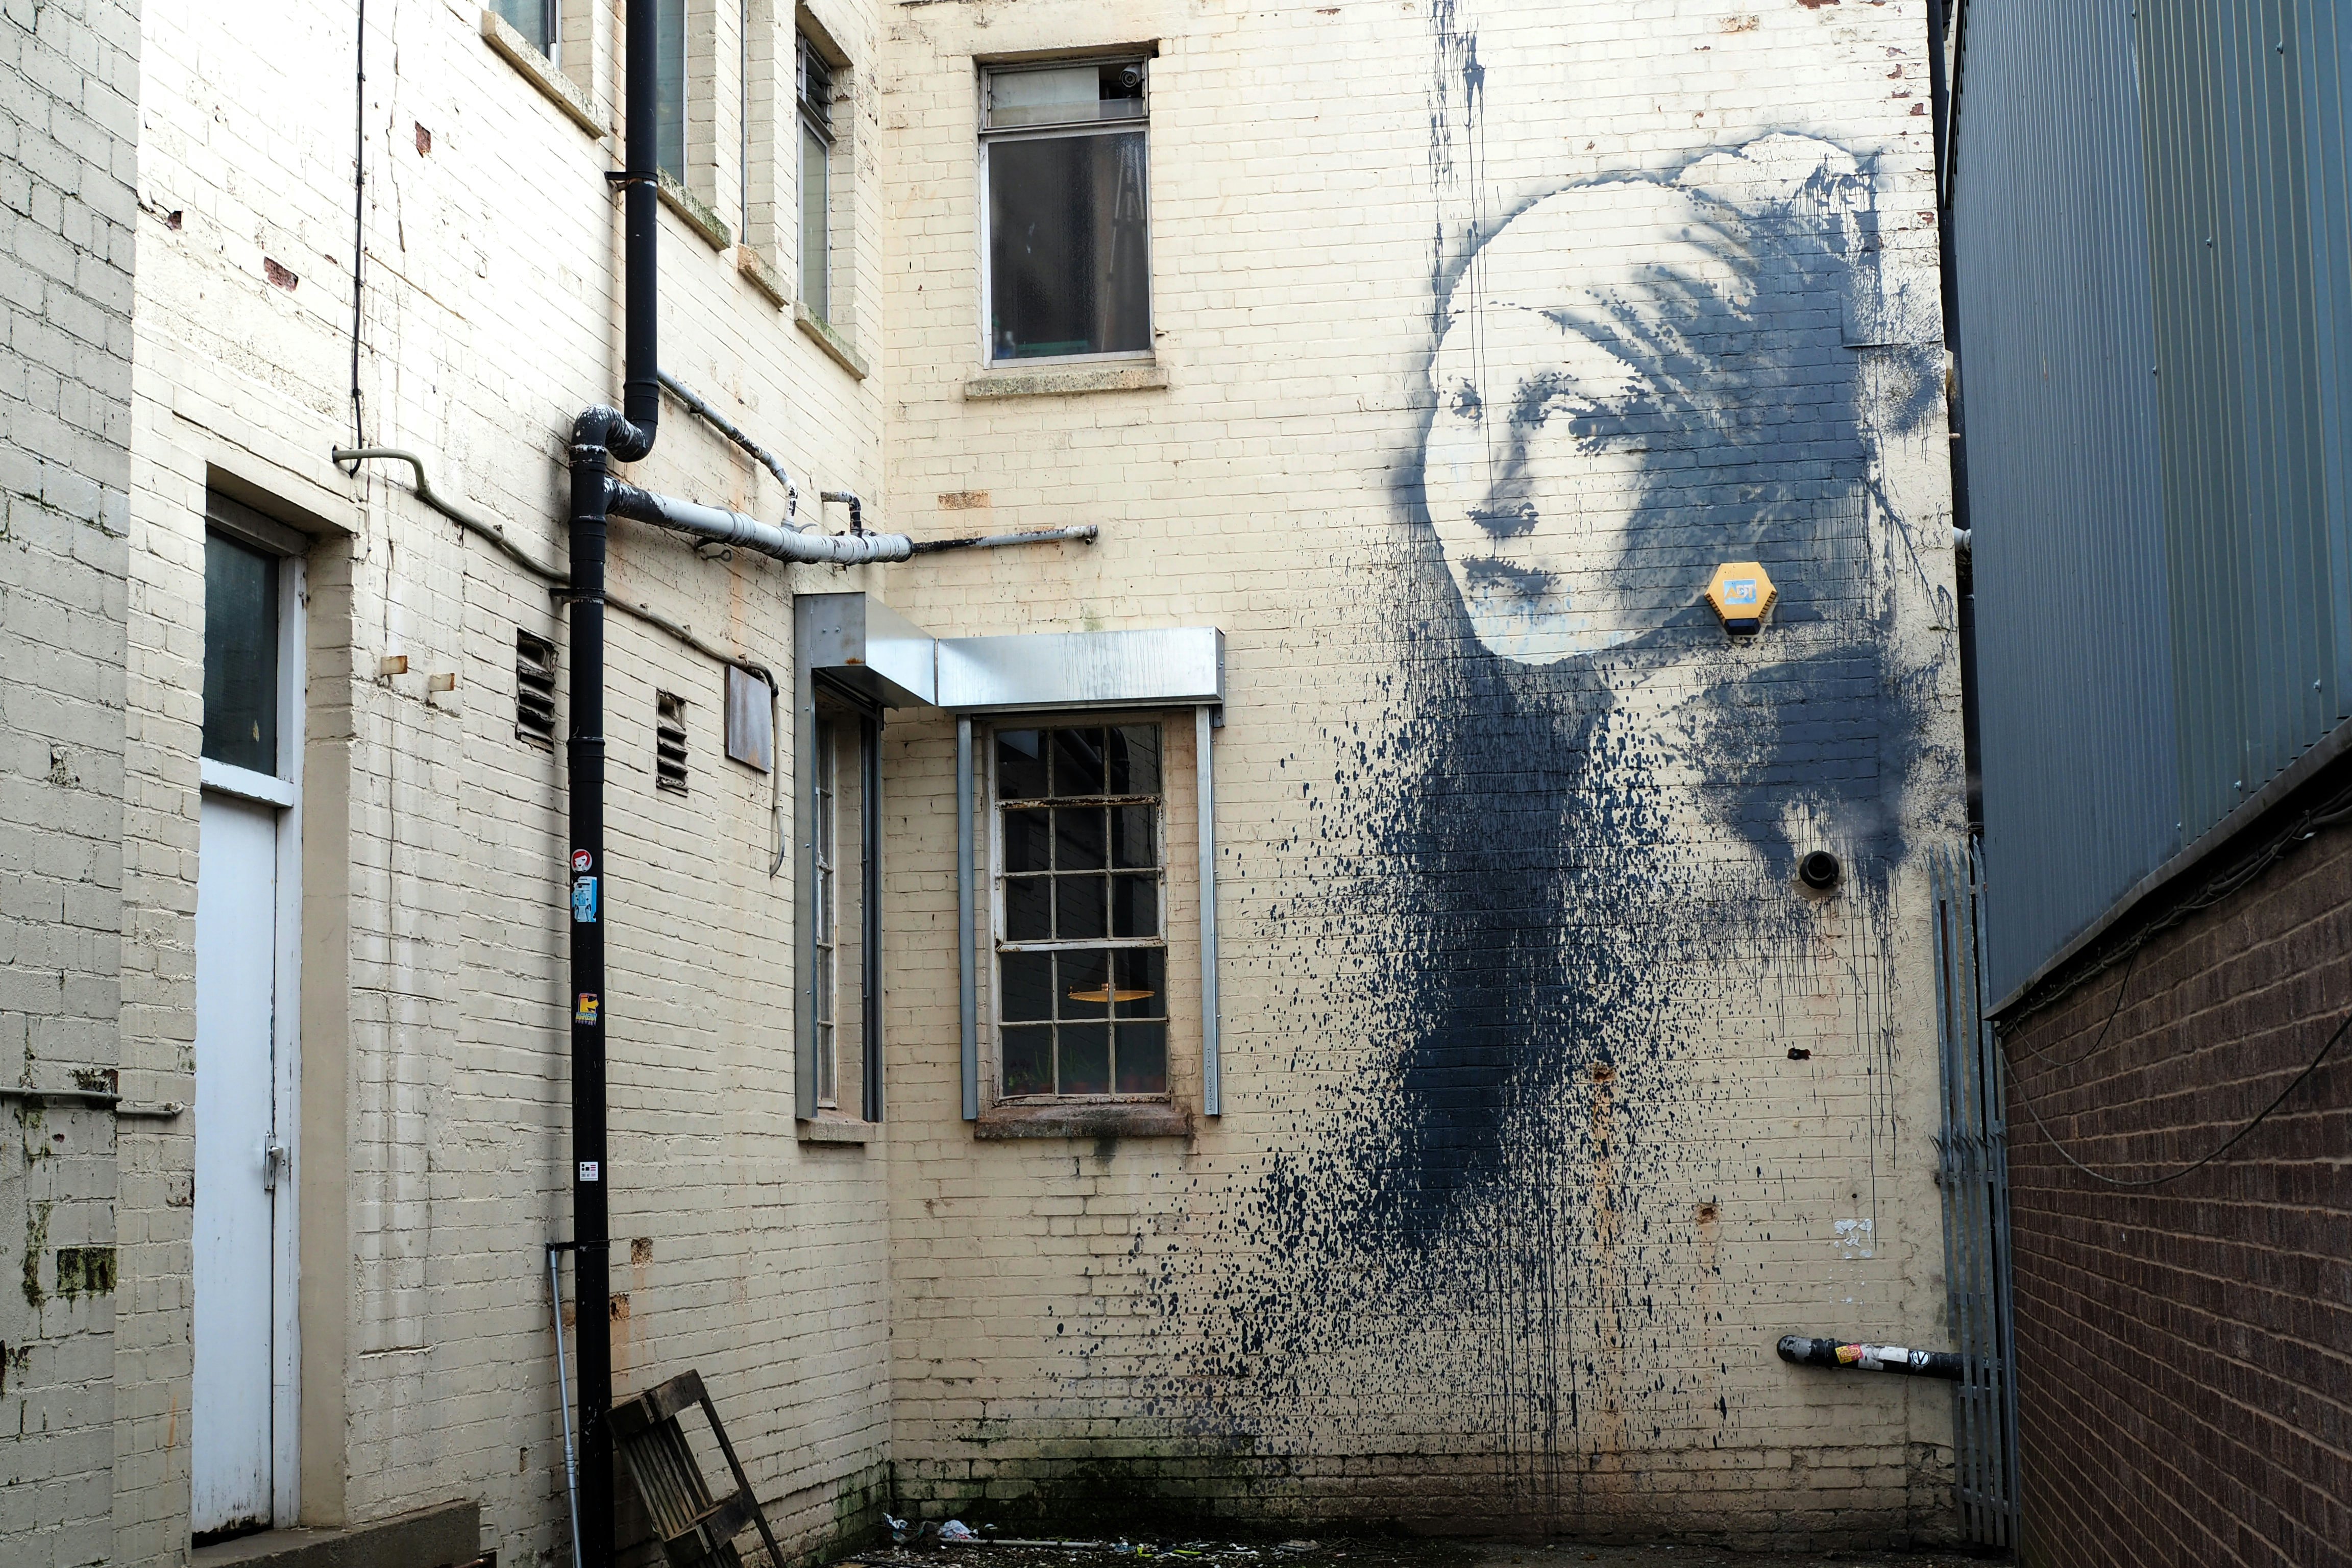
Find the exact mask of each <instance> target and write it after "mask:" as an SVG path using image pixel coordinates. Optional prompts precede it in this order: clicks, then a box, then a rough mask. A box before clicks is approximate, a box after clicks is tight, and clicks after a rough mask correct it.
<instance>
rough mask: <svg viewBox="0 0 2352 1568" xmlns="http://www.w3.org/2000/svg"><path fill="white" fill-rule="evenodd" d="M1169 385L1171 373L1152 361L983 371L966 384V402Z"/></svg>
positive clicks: (1148, 388) (1143, 388)
mask: <svg viewBox="0 0 2352 1568" xmlns="http://www.w3.org/2000/svg"><path fill="white" fill-rule="evenodd" d="M1167 384H1168V373H1167V371H1165V370H1164V369H1162V368H1161V367H1160V366H1159V365H1156V364H1153V363H1149V362H1145V363H1123V364H1076V365H1055V366H1054V367H1053V368H1052V369H1045V368H1042V367H1041V368H1039V369H1036V370H984V371H982V372H981V373H980V374H977V375H975V376H973V377H972V378H971V380H969V381H967V382H965V383H964V384H963V395H964V396H965V397H966V398H967V399H978V398H983V397H1060V396H1065V395H1069V394H1071V393H1078V392H1153V391H1158V390H1160V388H1163V387H1165V386H1166V385H1167Z"/></svg>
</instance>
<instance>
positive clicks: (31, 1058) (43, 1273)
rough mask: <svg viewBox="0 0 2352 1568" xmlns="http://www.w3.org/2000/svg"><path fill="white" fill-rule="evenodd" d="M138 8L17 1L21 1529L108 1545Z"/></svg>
mask: <svg viewBox="0 0 2352 1568" xmlns="http://www.w3.org/2000/svg"><path fill="white" fill-rule="evenodd" d="M138 97H139V16H138V8H137V6H136V5H128V4H116V3H114V0H93V3H81V4H64V5H33V4H31V3H30V0H18V3H16V4H10V5H0V1062H5V1067H0V1082H5V1084H6V1085H7V1086H8V1089H16V1090H21V1089H37V1090H51V1091H55V1090H63V1091H65V1093H64V1094H63V1095H61V1096H55V1097H52V1098H47V1099H40V1098H34V1099H26V1098H22V1097H20V1095H18V1094H12V1093H8V1092H6V1091H5V1090H0V1133H4V1134H5V1143H6V1145H7V1148H6V1150H5V1152H0V1277H5V1280H6V1285H5V1289H0V1430H4V1431H6V1432H7V1433H9V1434H11V1436H10V1437H9V1438H8V1439H6V1440H5V1441H0V1542H5V1543H6V1544H5V1556H6V1557H7V1559H8V1561H9V1562H10V1563H24V1564H26V1568H33V1565H35V1564H40V1565H44V1568H46V1565H47V1564H52V1563H55V1564H60V1565H63V1564H79V1563H95V1562H100V1561H103V1560H104V1558H105V1555H106V1552H107V1548H108V1543H109V1540H110V1522H109V1514H110V1510H111V1509H112V1507H113V1499H114V1492H115V1486H116V1480H117V1478H116V1474H115V1469H114V1456H113V1453H112V1446H113V1444H112V1432H111V1428H112V1426H113V1421H114V1406H113V1403H112V1397H111V1390H110V1371H111V1368H112V1365H113V1363H114V1360H115V1357H116V1353H117V1349H118V1346H117V1342H116V1338H115V1333H114V1328H115V1322H116V1313H117V1309H118V1306H119V1305H120V1304H121V1298H120V1297H119V1296H118V1295H117V1293H116V1268H115V1265H116V1262H117V1253H116V1240H117V1237H116V1230H115V1222H114V1212H113V1203H114V1196H115V1189H116V1182H117V1171H118V1158H119V1151H118V1148H117V1144H116V1140H115V1135H114V1128H113V1125H112V1124H113V1121H114V1116H113V1113H112V1112H111V1110H110V1109H109V1108H108V1105H107V1104H106V1102H105V1101H104V1100H102V1099H99V1098H97V1097H101V1096H108V1095H110V1093H111V1091H112V1090H113V1089H114V1088H115V1084H116V1068H117V1066H118V1064H119V1062H120V1059H121V1058H120V1048H119V1043H120V1040H121V1017H122V1011H123V1008H122V993H121V931H122V916H123V907H122V865H123V853H122V828H123V813H122V795H123V790H122V768H123V647H124V637H125V630H124V600H123V578H124V572H125V565H126V555H127V546H126V542H125V536H126V534H127V532H128V531H129V492H130V477H131V476H130V469H131V451H130V434H131V433H130V405H131V259H132V246H133V225H134V223H135V221H136V219H137V213H136V210H135V205H134V204H135V201H136V194H135V188H134V185H133V175H134V173H135V169H136V164H137V153H138V123H137V120H136V109H135V106H136V104H137V101H138Z"/></svg>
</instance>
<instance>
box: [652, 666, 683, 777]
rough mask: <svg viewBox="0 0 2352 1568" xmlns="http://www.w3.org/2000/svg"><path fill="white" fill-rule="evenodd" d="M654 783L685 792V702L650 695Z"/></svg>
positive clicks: (660, 694)
mask: <svg viewBox="0 0 2352 1568" xmlns="http://www.w3.org/2000/svg"><path fill="white" fill-rule="evenodd" d="M654 783H655V784H656V785H658V786H659V787H661V788H663V789H666V790H668V791H670V792H672V793H673V794H676V795H684V794H685V793H686V699H685V698H683V697H673V696H671V695H670V694H669V693H668V692H667V691H656V693H654Z"/></svg>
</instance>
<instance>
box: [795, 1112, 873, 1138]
mask: <svg viewBox="0 0 2352 1568" xmlns="http://www.w3.org/2000/svg"><path fill="white" fill-rule="evenodd" d="M793 1131H796V1132H797V1133H798V1134H799V1135H800V1141H801V1142H803V1143H871V1142H874V1140H875V1139H876V1138H877V1136H879V1135H880V1133H881V1131H882V1126H881V1123H879V1122H877V1121H859V1120H858V1119H857V1118H856V1117H855V1116H845V1115H843V1114H842V1113H841V1112H840V1111H838V1110H820V1111H818V1112H817V1113H816V1115H815V1116H814V1118H809V1117H803V1118H802V1119H801V1120H800V1121H797V1122H795V1123H794V1124H793Z"/></svg>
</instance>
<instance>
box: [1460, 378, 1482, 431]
mask: <svg viewBox="0 0 2352 1568" xmlns="http://www.w3.org/2000/svg"><path fill="white" fill-rule="evenodd" d="M1485 416H1486V404H1485V403H1484V402H1482V401H1480V399H1479V396H1478V389H1477V388H1476V387H1475V386H1473V385H1471V384H1469V383H1468V382H1466V381H1465V382H1464V383H1463V384H1461V385H1460V386H1457V387H1455V388H1454V417H1455V418H1456V419H1459V420H1461V421H1463V422H1464V423H1465V424H1469V425H1475V424H1477V423H1478V421H1479V420H1480V419H1482V418H1484V417H1485Z"/></svg>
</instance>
